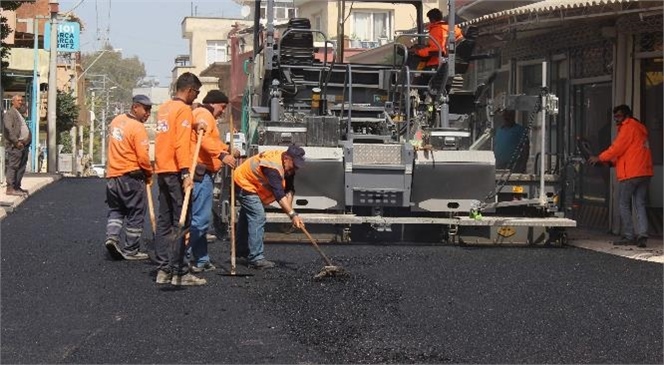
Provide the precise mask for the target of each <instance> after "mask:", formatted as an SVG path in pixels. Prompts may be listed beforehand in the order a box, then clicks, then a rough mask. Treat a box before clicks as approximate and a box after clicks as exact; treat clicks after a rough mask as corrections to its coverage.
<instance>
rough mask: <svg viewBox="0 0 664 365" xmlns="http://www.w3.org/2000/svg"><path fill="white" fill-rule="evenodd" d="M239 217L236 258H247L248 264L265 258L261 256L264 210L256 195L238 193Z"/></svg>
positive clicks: (264, 219)
mask: <svg viewBox="0 0 664 365" xmlns="http://www.w3.org/2000/svg"><path fill="white" fill-rule="evenodd" d="M237 199H238V201H239V202H240V217H239V218H238V222H237V246H238V247H237V248H238V250H237V252H238V256H245V255H246V256H247V261H248V262H255V261H258V260H262V259H264V258H265V256H264V255H263V233H264V232H265V222H266V218H265V208H264V207H263V202H261V199H260V198H259V197H258V195H256V194H247V193H243V192H240V193H238V194H237Z"/></svg>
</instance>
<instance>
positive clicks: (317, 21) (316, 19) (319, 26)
mask: <svg viewBox="0 0 664 365" xmlns="http://www.w3.org/2000/svg"><path fill="white" fill-rule="evenodd" d="M313 29H315V30H323V20H322V19H321V16H320V15H316V16H315V17H314V24H313Z"/></svg>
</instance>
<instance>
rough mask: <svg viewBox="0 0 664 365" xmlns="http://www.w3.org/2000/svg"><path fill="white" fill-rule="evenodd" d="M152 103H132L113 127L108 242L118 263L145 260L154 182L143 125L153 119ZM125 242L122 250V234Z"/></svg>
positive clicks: (137, 98)
mask: <svg viewBox="0 0 664 365" xmlns="http://www.w3.org/2000/svg"><path fill="white" fill-rule="evenodd" d="M151 109H152V102H151V101H150V98H148V97H147V96H145V95H136V96H134V98H133V99H132V105H131V111H130V112H129V113H127V114H120V115H118V116H117V117H115V118H114V119H113V121H112V122H111V124H110V126H109V131H110V133H109V136H108V163H107V166H108V168H107V172H106V177H107V180H106V203H107V204H108V220H107V222H106V241H105V243H104V245H105V246H106V249H107V250H108V253H109V254H110V256H111V258H113V259H115V260H122V259H125V260H145V259H147V258H148V255H147V254H146V253H144V252H140V251H139V246H140V240H141V235H142V233H143V219H144V216H145V210H146V209H145V194H146V193H145V184H146V182H147V183H149V182H150V181H151V179H152V165H151V164H150V156H149V154H148V149H149V147H150V145H149V140H148V133H147V132H146V130H145V126H144V125H143V123H145V121H147V120H148V117H150V110H151ZM123 228H124V234H125V240H124V244H123V245H122V247H120V243H119V242H120V233H121V231H122V230H123Z"/></svg>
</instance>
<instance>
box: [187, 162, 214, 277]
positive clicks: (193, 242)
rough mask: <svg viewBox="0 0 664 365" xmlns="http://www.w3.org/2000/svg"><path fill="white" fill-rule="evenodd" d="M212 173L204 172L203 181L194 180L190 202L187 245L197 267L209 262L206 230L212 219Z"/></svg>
mask: <svg viewBox="0 0 664 365" xmlns="http://www.w3.org/2000/svg"><path fill="white" fill-rule="evenodd" d="M212 188H213V182H212V175H210V174H205V175H204V176H203V181H201V182H194V191H193V195H192V197H191V198H192V199H193V201H192V204H191V225H190V228H189V242H190V244H189V247H190V248H191V254H192V256H193V257H192V261H191V262H192V264H196V265H197V266H199V267H202V266H205V264H207V263H209V262H210V255H208V243H207V238H206V235H207V230H208V227H210V220H211V219H212Z"/></svg>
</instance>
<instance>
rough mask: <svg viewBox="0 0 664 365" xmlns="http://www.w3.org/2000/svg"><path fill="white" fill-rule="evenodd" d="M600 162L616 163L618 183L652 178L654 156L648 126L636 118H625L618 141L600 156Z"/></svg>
mask: <svg viewBox="0 0 664 365" xmlns="http://www.w3.org/2000/svg"><path fill="white" fill-rule="evenodd" d="M599 160H600V161H603V162H609V161H612V162H614V163H615V166H616V176H617V177H618V181H623V180H627V179H632V178H635V177H642V176H652V175H653V168H652V154H651V152H650V144H649V143H648V130H647V129H646V126H645V125H643V124H642V123H641V122H639V121H638V120H636V119H634V118H630V117H627V118H625V120H623V122H622V123H620V124H619V125H618V135H617V136H616V139H615V140H614V141H613V143H612V144H611V146H609V148H607V149H606V150H604V152H602V153H601V154H600V155H599Z"/></svg>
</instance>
